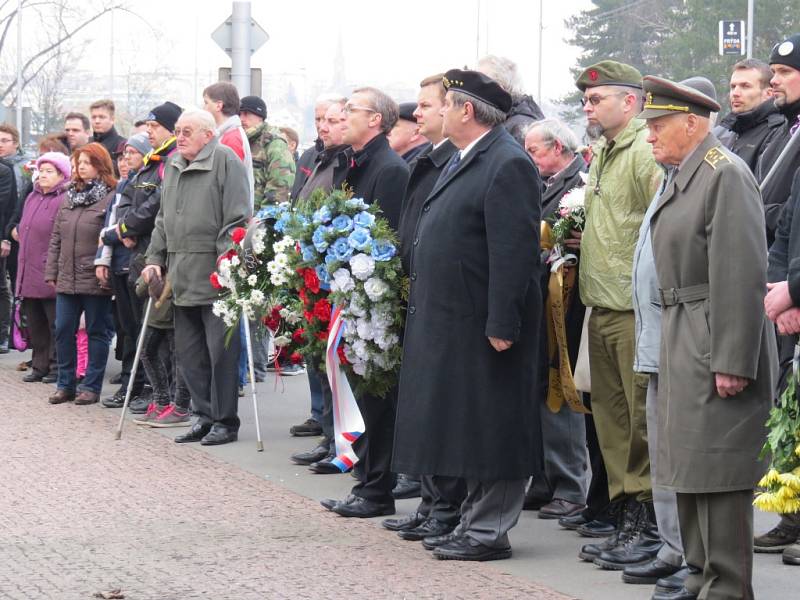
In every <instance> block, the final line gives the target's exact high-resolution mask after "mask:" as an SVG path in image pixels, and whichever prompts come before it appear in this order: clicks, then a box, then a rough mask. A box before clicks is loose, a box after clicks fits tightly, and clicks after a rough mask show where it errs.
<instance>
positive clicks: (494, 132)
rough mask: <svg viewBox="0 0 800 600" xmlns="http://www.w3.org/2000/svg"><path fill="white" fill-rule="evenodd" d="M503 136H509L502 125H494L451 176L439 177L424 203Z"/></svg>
mask: <svg viewBox="0 0 800 600" xmlns="http://www.w3.org/2000/svg"><path fill="white" fill-rule="evenodd" d="M503 134H506V135H509V134H508V133H506V130H505V128H504V127H503V125H502V124H500V125H495V127H494V128H493V129H491V130H490V131H489V133H487V134H486V135H484V136H483V138H482V139H481V140H480V141H479V142H478V143H477V144H476V145H475V147H474V148H472V149H471V150H470V151H469V153H468V154H467V157H466V158H465V159H463V160H462V161H461V162H460V163H459V165H458V168H456V170H455V171H454V172H453V173H452V174H451V175H448V176H447V177H439V179H438V181H437V182H436V185H434V186H433V191H431V193H430V195H429V196H428V200H427V201H426V203H427V202H430V201H431V199H433V197H434V196H436V195H437V194H438V193H439V192H440V191H441V190H442V189H444V188H445V187H447V186H448V185H450V183H451V182H453V181H455V180H456V179H457V178H458V177H459V175H461V173H463V172H464V169H466V168H467V167H468V166H469V165H470V164H472V163H473V162H474V161H476V160H478V157H479V156H480V155H481V154H483V153H484V152H486V150H488V149H489V147H490V146H491V145H492V144H493V143H494V142H495V141H497V139H498V138H499V137H500V136H502V135H503ZM457 151H458V150H456V152H457Z"/></svg>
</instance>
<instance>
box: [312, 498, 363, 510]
mask: <svg viewBox="0 0 800 600" xmlns="http://www.w3.org/2000/svg"><path fill="white" fill-rule="evenodd" d="M353 498H355V496H353V494H348V495H347V497H346V498H345V499H344V500H336V499H335V498H325V499H324V500H320V501H319V503H320V504H321V505H322V506H323V507H325V508H326V509H327V510H333V507H334V506H336V505H337V504H341V503H342V502H345V503H346V502H350V501H352V499H353Z"/></svg>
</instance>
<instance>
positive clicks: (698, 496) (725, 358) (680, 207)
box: [642, 76, 777, 600]
mask: <svg viewBox="0 0 800 600" xmlns="http://www.w3.org/2000/svg"><path fill="white" fill-rule="evenodd" d="M644 89H645V92H647V94H646V98H647V103H646V104H645V110H644V112H643V113H642V117H643V118H647V119H655V118H659V117H662V116H665V115H669V114H676V113H679V114H680V113H694V114H697V115H699V116H701V117H707V116H708V115H709V112H710V111H716V110H719V105H718V104H717V103H716V102H715V101H713V100H712V99H710V98H708V97H707V96H705V95H703V94H700V93H699V92H697V91H695V90H692V89H691V88H688V87H686V86H683V85H681V84H675V83H672V82H670V81H667V80H664V79H660V78H657V77H649V76H648V77H645V78H644ZM652 240H653V253H654V256H655V265H656V271H657V275H658V282H659V286H660V297H661V305H662V327H661V348H660V359H659V364H660V366H659V378H660V381H659V391H658V405H659V409H658V417H657V419H658V435H657V440H658V441H657V444H658V445H657V448H656V452H657V455H658V468H657V470H656V471H655V473H654V476H655V478H656V483H657V484H658V485H660V486H663V487H664V488H666V489H669V490H672V491H674V492H676V493H677V498H678V516H679V520H680V530H681V537H682V539H683V544H684V550H685V554H686V562H687V564H688V565H689V566H690V567H695V568H696V569H698V571H697V572H694V573H690V575H689V577H688V578H687V580H686V583H685V590H684V591H683V592H684V593H685V595H684V596H680V597H681V598H683V597H686V598H691V597H694V596H697V597H699V598H703V599H708V600H712V599H717V598H719V599H722V598H725V599H731V598H745V599H747V598H753V589H752V583H751V579H752V564H753V563H752V560H753V559H752V552H753V507H752V502H753V489H754V487H755V484H756V482H757V481H758V479H759V478H760V477H761V475H762V474H763V471H764V468H765V465H764V463H763V461H761V460H759V452H760V450H761V447H762V445H763V443H764V440H765V435H766V430H765V427H764V423H765V421H766V419H767V415H768V412H769V408H770V404H771V399H772V394H773V379H774V376H773V371H774V367H775V366H776V365H777V357H776V347H775V339H774V331H773V329H772V327H771V326H770V324H769V322H768V321H767V318H766V315H765V314H764V305H763V303H764V295H765V293H766V273H767V248H766V240H765V237H764V213H763V210H762V204H761V197H760V194H759V191H758V186H757V184H756V181H755V178H754V177H753V175H752V174H751V172H750V170H749V169H748V168H747V165H746V164H745V163H744V162H743V161H741V160H740V159H739V158H738V157H736V156H735V155H734V154H733V153H731V152H730V151H728V150H727V149H725V148H724V147H722V145H721V144H720V142H719V140H718V139H717V138H716V137H714V136H713V135H712V134H708V135H707V136H706V137H705V139H703V141H702V142H701V143H700V144H699V145H698V146H697V147H696V148H695V149H694V150H693V151H691V152H690V154H689V155H688V156H686V157H684V159H683V161H682V162H681V164H680V165H678V168H677V170H676V172H674V173H673V175H672V177H671V178H670V181H669V182H668V183H667V185H666V188H665V190H664V193H663V194H662V195H661V196H660V198H659V200H658V204H657V206H656V209H655V212H654V215H653V220H652ZM716 374H727V375H735V376H738V377H743V378H746V379H747V380H748V385H747V386H746V387H745V388H744V389H743V390H742V391H741V392H739V393H737V394H735V395H734V396H732V397H727V398H722V397H721V396H720V395H719V394H718V392H717V386H716V382H715V375H716Z"/></svg>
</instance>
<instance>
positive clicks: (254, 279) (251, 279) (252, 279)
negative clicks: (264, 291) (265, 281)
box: [247, 273, 258, 285]
mask: <svg viewBox="0 0 800 600" xmlns="http://www.w3.org/2000/svg"><path fill="white" fill-rule="evenodd" d="M247 283H248V284H249V285H255V284H257V283H258V275H256V274H255V273H253V274H252V275H250V277H248V278H247Z"/></svg>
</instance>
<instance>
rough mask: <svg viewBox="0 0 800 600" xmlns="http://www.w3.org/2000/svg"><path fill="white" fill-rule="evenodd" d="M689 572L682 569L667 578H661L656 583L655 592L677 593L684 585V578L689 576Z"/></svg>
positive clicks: (684, 568) (687, 569)
mask: <svg viewBox="0 0 800 600" xmlns="http://www.w3.org/2000/svg"><path fill="white" fill-rule="evenodd" d="M689 571H690V569H689V567H683V568H682V569H679V570H678V571H675V573H674V574H673V575H670V576H669V577H662V578H661V579H659V580H658V581H656V591H657V592H677V591H678V590H679V589H681V588H682V587H683V584H684V583H686V578H687V577H688V576H689Z"/></svg>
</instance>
